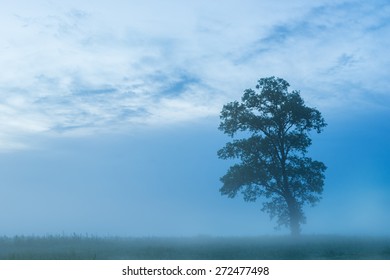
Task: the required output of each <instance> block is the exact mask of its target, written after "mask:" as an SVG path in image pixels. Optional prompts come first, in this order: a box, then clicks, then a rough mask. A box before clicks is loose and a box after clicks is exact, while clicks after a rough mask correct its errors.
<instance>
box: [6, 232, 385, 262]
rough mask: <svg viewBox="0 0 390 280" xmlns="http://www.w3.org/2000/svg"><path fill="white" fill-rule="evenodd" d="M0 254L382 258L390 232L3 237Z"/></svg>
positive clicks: (118, 257) (68, 257)
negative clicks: (361, 234)
mask: <svg viewBox="0 0 390 280" xmlns="http://www.w3.org/2000/svg"><path fill="white" fill-rule="evenodd" d="M0 259H3V260H7V259H22V260H36V259H41V260H58V259H62V260H74V259H76V260H77V259H87V260H93V259H103V260H110V259H111V260H122V259H128V260H169V259H177V260H186V259H194V260H214V259H221V260H224V259H232V260H247V259H266V260H318V259H320V260H321V259H325V260H344V259H345V260H361V259H363V260H370V259H374V260H380V259H386V260H389V259H390V237H343V236H304V237H300V238H299V239H291V238H290V237H288V236H259V237H183V238H157V237H150V238H112V237H110V238H100V237H86V236H78V235H74V236H71V237H66V236H45V237H26V236H15V237H2V238H0Z"/></svg>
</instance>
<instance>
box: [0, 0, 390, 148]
mask: <svg viewBox="0 0 390 280" xmlns="http://www.w3.org/2000/svg"><path fill="white" fill-rule="evenodd" d="M22 2H26V3H22ZM29 3H30V2H27V1H18V3H15V2H12V1H9V2H8V3H6V5H4V7H3V8H2V10H1V11H0V15H1V18H2V27H0V35H1V38H2V40H1V42H0V50H1V53H0V65H1V69H0V71H1V74H0V108H1V114H0V119H1V127H0V130H1V131H2V136H3V137H2V139H3V140H2V143H0V146H1V147H3V148H7V149H8V148H9V147H11V146H15V147H24V146H28V143H25V141H24V140H23V139H25V138H24V137H25V136H26V135H30V134H37V133H49V134H53V133H54V134H55V133H61V134H71V133H73V134H85V133H91V132H94V131H96V130H112V129H121V127H129V126H131V125H152V124H153V125H158V124H161V123H164V124H167V123H176V122H183V121H188V120H193V119H197V118H202V117H207V116H215V115H217V114H218V113H219V110H220V107H221V106H222V104H223V103H224V102H226V101H228V100H231V99H232V98H239V96H240V95H241V93H242V90H243V89H244V88H247V87H250V86H253V84H254V82H255V81H256V79H257V78H259V77H261V76H269V75H278V76H281V77H284V78H286V79H287V80H288V81H290V83H291V84H292V86H293V87H294V88H298V89H301V90H302V92H303V93H304V94H305V93H307V96H306V97H307V99H309V100H310V101H311V102H312V103H315V104H318V103H321V104H323V105H324V106H329V107H332V106H336V105H337V106H344V104H346V103H348V102H351V100H355V101H356V100H360V101H361V102H371V103H372V101H369V98H370V97H369V95H370V92H372V94H376V95H379V96H387V92H389V89H390V88H389V84H388V82H387V77H386V69H389V61H390V55H389V54H388V52H387V49H386V46H387V45H389V40H390V39H389V38H390V36H388V35H389V33H390V31H389V28H390V26H389V17H388V15H389V14H390V13H389V9H390V7H389V5H388V4H387V3H386V2H381V1H374V2H370V3H366V2H363V1H346V2H343V3H341V4H340V3H339V2H338V1H325V0H324V1H322V2H321V3H320V2H317V3H312V1H300V2H298V1H294V3H290V2H286V3H284V4H283V3H279V2H278V3H277V4H276V3H275V2H274V1H262V2H261V3H259V2H258V1H251V0H248V1H244V2H241V3H240V4H238V3H237V2H236V1H223V2H222V1H215V2H212V3H211V2H210V1H186V3H183V2H182V1H165V2H164V3H162V2H159V1H131V2H127V1H119V0H118V1H114V2H110V3H109V4H108V3H107V2H106V1H96V2H94V3H93V4H91V3H90V2H87V1H67V2H66V3H63V2H60V1H50V2H46V1H36V2H34V5H31V3H30V4H29ZM349 89H353V90H349ZM340 91H343V93H342V94H343V97H342V98H340V94H341V93H340ZM356 102H357V101H356ZM382 106H386V105H384V104H383V102H382ZM18 139H20V140H18ZM10 143H13V144H12V145H11V144H10Z"/></svg>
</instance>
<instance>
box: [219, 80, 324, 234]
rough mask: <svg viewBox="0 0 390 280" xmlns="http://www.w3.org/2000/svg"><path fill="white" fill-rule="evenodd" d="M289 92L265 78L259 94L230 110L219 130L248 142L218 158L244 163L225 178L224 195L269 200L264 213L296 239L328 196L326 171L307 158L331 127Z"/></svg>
mask: <svg viewBox="0 0 390 280" xmlns="http://www.w3.org/2000/svg"><path fill="white" fill-rule="evenodd" d="M289 86H290V85H289V84H288V82H286V81H285V80H283V79H281V78H275V77H269V78H262V79H260V80H258V84H257V85H256V89H257V90H253V89H246V90H245V91H244V95H243V96H242V102H238V101H234V102H230V103H228V104H226V105H224V106H223V109H222V111H221V115H220V118H221V123H220V126H219V129H220V130H221V131H223V132H224V133H225V134H227V135H229V136H230V137H232V138H235V137H237V136H238V135H237V134H239V132H241V133H240V135H241V136H243V137H240V138H239V139H235V140H233V142H229V143H227V144H226V145H225V147H223V148H222V149H220V150H219V151H218V157H219V158H221V159H236V160H237V159H238V163H236V164H234V165H233V166H231V167H230V168H229V169H228V171H227V173H226V175H224V176H223V177H222V178H221V181H222V183H223V186H222V187H221V189H220V192H221V194H222V195H227V196H228V197H230V198H233V197H235V196H236V195H237V193H239V192H240V193H242V194H243V197H244V200H245V201H256V200H257V199H258V198H259V197H262V198H265V200H263V208H262V211H265V212H267V213H268V214H269V215H270V217H271V219H272V218H274V217H277V224H278V228H279V227H280V226H286V227H289V228H290V231H291V234H292V235H294V236H296V235H299V234H300V226H301V224H302V223H305V221H306V218H305V215H304V213H303V209H302V208H303V206H304V205H305V204H309V205H311V206H314V205H315V204H316V203H317V202H318V201H319V200H320V198H321V197H320V195H321V193H322V191H323V185H324V179H325V176H324V172H325V170H326V166H325V165H324V164H323V163H322V162H319V161H315V160H312V159H311V158H310V157H307V156H306V154H307V148H308V147H309V146H310V145H311V142H312V141H311V138H310V137H309V132H310V131H312V130H314V131H316V132H317V133H320V132H321V131H322V129H323V128H324V127H325V126H326V123H325V121H324V119H323V118H322V116H321V113H320V112H319V111H318V110H316V109H315V108H310V107H307V106H306V105H305V104H304V101H303V99H302V98H301V96H300V93H299V91H292V92H288V87H289Z"/></svg>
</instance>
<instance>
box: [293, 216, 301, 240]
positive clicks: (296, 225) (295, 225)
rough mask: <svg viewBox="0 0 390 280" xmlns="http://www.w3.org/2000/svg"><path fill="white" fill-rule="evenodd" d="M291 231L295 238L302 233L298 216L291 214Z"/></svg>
mask: <svg viewBox="0 0 390 280" xmlns="http://www.w3.org/2000/svg"><path fill="white" fill-rule="evenodd" d="M290 231H291V236H293V237H296V236H299V234H300V233H301V227H300V224H299V219H298V217H297V216H296V215H291V214H290Z"/></svg>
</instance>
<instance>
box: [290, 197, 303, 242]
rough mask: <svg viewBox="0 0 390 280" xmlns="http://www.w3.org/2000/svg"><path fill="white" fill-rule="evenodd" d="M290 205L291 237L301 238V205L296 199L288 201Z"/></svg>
mask: <svg viewBox="0 0 390 280" xmlns="http://www.w3.org/2000/svg"><path fill="white" fill-rule="evenodd" d="M287 205H288V214H289V219H290V232H291V236H294V237H296V236H299V234H300V233H301V227H300V217H301V215H300V211H299V205H298V204H297V202H296V201H295V198H293V197H291V198H290V199H289V200H288V201H287Z"/></svg>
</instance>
